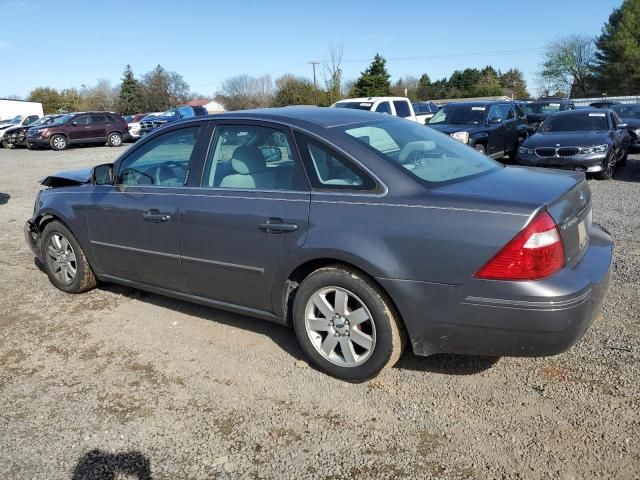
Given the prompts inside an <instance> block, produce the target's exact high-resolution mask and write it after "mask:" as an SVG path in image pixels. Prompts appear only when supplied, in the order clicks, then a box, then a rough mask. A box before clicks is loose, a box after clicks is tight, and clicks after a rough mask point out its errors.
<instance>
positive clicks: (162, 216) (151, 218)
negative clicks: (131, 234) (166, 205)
mask: <svg viewBox="0 0 640 480" xmlns="http://www.w3.org/2000/svg"><path fill="white" fill-rule="evenodd" d="M142 218H143V219H144V220H145V221H146V222H149V223H160V222H168V221H169V220H170V219H171V215H169V214H167V213H160V212H159V211H158V210H155V209H151V210H149V211H148V212H144V213H143V214H142Z"/></svg>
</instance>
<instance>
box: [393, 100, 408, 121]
mask: <svg viewBox="0 0 640 480" xmlns="http://www.w3.org/2000/svg"><path fill="white" fill-rule="evenodd" d="M393 106H394V107H395V108H396V115H398V116H399V117H402V118H406V117H410V116H411V109H410V108H409V103H407V102H405V101H403V100H396V101H394V102H393Z"/></svg>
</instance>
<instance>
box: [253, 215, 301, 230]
mask: <svg viewBox="0 0 640 480" xmlns="http://www.w3.org/2000/svg"><path fill="white" fill-rule="evenodd" d="M258 228H260V230H262V231H263V232H267V233H288V232H295V231H296V230H298V225H296V224H295V223H284V220H282V219H281V218H268V219H267V221H266V222H265V223H261V224H260V225H259V226H258Z"/></svg>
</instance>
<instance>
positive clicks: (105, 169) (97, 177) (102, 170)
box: [91, 163, 115, 185]
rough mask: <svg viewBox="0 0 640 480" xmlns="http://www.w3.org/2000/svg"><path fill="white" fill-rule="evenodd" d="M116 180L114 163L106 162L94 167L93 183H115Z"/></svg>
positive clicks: (92, 173)
mask: <svg viewBox="0 0 640 480" xmlns="http://www.w3.org/2000/svg"><path fill="white" fill-rule="evenodd" d="M114 181H115V178H114V169H113V163H104V164H102V165H98V166H96V167H93V170H92V172H91V183H93V184H94V185H113V182H114Z"/></svg>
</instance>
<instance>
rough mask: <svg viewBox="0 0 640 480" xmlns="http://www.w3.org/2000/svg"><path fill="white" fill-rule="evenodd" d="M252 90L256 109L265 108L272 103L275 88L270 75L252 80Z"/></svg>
mask: <svg viewBox="0 0 640 480" xmlns="http://www.w3.org/2000/svg"><path fill="white" fill-rule="evenodd" d="M253 90H254V96H255V101H256V104H257V106H258V107H260V108H266V107H269V106H271V104H272V103H273V97H274V95H275V88H274V86H273V80H271V75H269V74H267V75H263V76H261V77H257V78H254V79H253Z"/></svg>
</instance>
